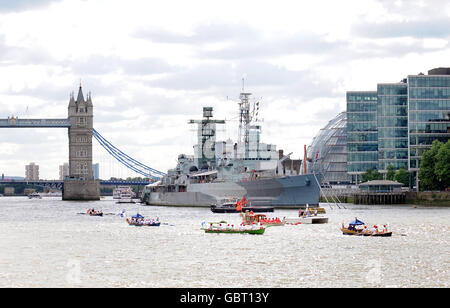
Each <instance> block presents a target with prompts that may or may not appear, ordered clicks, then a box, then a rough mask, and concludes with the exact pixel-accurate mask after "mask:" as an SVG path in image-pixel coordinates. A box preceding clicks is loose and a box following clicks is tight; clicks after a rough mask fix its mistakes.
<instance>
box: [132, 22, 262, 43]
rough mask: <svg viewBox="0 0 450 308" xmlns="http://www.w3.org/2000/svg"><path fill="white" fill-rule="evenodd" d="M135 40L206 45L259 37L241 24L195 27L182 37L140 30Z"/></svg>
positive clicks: (151, 29) (164, 31)
mask: <svg viewBox="0 0 450 308" xmlns="http://www.w3.org/2000/svg"><path fill="white" fill-rule="evenodd" d="M134 36H135V37H137V38H142V39H147V40H150V41H152V42H156V43H168V44H206V43H217V42H224V41H228V40H236V39H239V40H243V39H247V40H251V39H255V38H257V37H259V36H260V34H259V32H258V31H257V30H256V29H253V28H251V27H249V26H246V25H243V24H214V23H213V24H204V25H202V26H200V27H197V28H196V29H195V30H194V33H193V34H192V35H184V34H179V33H174V32H170V31H166V30H163V29H155V28H150V29H140V30H138V31H136V32H135V33H134Z"/></svg>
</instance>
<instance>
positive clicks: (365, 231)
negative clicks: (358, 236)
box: [361, 226, 367, 234]
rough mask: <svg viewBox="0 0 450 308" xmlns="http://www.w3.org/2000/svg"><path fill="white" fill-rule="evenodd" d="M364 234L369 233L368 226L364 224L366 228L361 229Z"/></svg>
mask: <svg viewBox="0 0 450 308" xmlns="http://www.w3.org/2000/svg"><path fill="white" fill-rule="evenodd" d="M361 233H362V234H366V233H367V226H364V228H363V229H362V230H361Z"/></svg>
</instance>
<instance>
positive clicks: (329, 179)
mask: <svg viewBox="0 0 450 308" xmlns="http://www.w3.org/2000/svg"><path fill="white" fill-rule="evenodd" d="M306 152H307V156H308V159H307V160H308V161H307V163H306V168H307V172H308V173H318V174H321V175H322V177H323V178H322V179H323V180H322V182H323V183H327V184H330V185H348V184H350V182H351V176H350V175H349V174H348V173H347V114H346V112H341V113H339V114H338V115H337V116H336V117H335V118H334V119H332V120H331V121H330V122H328V124H327V125H326V126H325V127H324V128H322V129H321V130H320V131H319V133H318V134H317V136H316V137H314V139H313V141H312V144H311V145H310V146H309V147H308V149H307V151H306Z"/></svg>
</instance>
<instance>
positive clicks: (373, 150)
mask: <svg viewBox="0 0 450 308" xmlns="http://www.w3.org/2000/svg"><path fill="white" fill-rule="evenodd" d="M347 151H348V153H347V171H348V173H349V174H350V175H351V176H352V182H353V183H358V182H359V181H360V179H359V178H360V175H361V174H363V173H364V172H366V170H367V169H378V130H377V91H350V92H347Z"/></svg>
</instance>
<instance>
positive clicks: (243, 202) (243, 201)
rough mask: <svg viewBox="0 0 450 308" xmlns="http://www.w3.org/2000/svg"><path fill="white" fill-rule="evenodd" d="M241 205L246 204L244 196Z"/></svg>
mask: <svg viewBox="0 0 450 308" xmlns="http://www.w3.org/2000/svg"><path fill="white" fill-rule="evenodd" d="M242 204H244V205H245V204H247V199H246V198H245V196H244V198H242Z"/></svg>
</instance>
